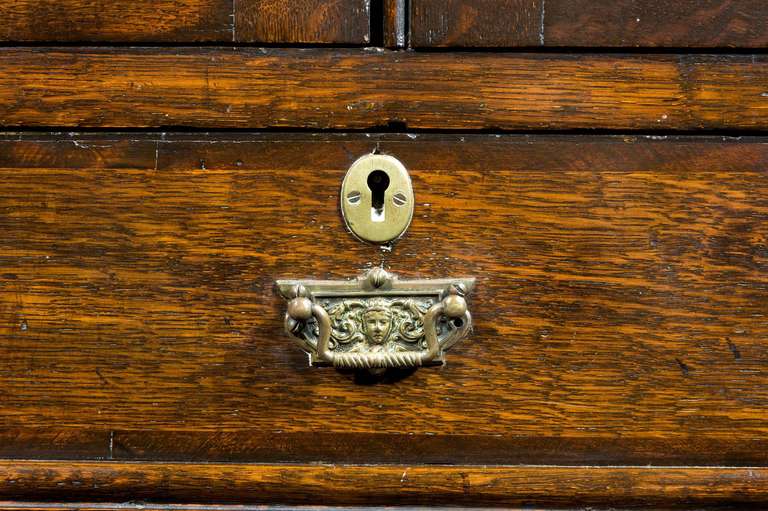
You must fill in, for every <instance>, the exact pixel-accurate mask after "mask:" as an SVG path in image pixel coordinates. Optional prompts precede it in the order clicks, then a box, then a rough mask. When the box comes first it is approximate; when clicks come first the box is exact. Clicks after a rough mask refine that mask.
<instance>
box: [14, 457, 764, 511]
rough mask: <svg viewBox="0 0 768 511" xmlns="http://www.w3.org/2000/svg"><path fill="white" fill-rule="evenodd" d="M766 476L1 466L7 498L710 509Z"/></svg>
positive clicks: (758, 472)
mask: <svg viewBox="0 0 768 511" xmlns="http://www.w3.org/2000/svg"><path fill="white" fill-rule="evenodd" d="M766 481H768V470H766V469H764V468H721V467H713V468H651V467H606V468H597V467H591V468H590V467H580V468H577V467H573V468H570V467H475V466H454V467H448V466H431V467H426V466H405V465H392V466H386V465H384V466H378V467H373V466H366V465H363V466H355V465H340V466H333V465H326V466H322V465H315V466H311V465H252V464H247V465H238V464H200V465H193V464H170V463H166V464H154V463H147V464H124V463H104V462H102V463H99V462H90V463H88V462H79V463H69V464H65V463H50V462H47V463H46V462H29V461H18V462H17V461H12V462H0V497H2V498H14V499H21V498H32V499H37V500H44V499H45V498H46V497H52V496H53V497H56V498H61V499H64V500H77V499H82V498H84V497H87V498H88V499H89V500H91V501H96V500H103V499H115V500H130V501H134V502H135V501H137V500H139V501H141V500H153V499H155V500H156V499H157V495H158V494H159V493H162V495H163V497H162V501H164V502H175V501H178V502H198V503H251V504H256V503H282V504H288V505H291V504H322V505H370V504H373V503H383V502H386V503H388V504H393V505H430V506H435V505H438V506H439V505H453V506H456V505H464V506H467V505H471V506H526V509H529V506H556V507H558V508H559V507H562V506H568V507H569V508H573V507H576V506H579V507H581V506H590V505H601V504H602V505H610V506H611V509H615V508H616V507H619V506H632V507H635V508H636V507H643V508H653V507H656V508H657V509H658V507H657V506H664V505H669V504H674V505H675V507H678V508H679V507H689V508H692V509H701V506H718V505H722V504H729V505H733V506H738V505H742V506H745V505H752V506H755V505H758V504H760V505H764V504H765V502H766V501H767V500H768V484H766ZM150 508H152V506H150ZM740 509H744V507H741V508H740ZM752 509H755V508H754V507H753V508H752Z"/></svg>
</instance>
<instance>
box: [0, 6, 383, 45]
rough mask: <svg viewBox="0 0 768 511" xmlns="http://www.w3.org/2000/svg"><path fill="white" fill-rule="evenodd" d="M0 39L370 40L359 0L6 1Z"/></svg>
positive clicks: (365, 9)
mask: <svg viewBox="0 0 768 511" xmlns="http://www.w3.org/2000/svg"><path fill="white" fill-rule="evenodd" d="M0 19H2V20H3V24H2V26H0V41H5V42H31V41H45V42H49V43H50V42H78V43H86V42H110V43H114V42H117V43H122V42H146V43H190V42H220V43H292V44H295V43H322V44H355V45H363V44H367V43H369V42H370V21H371V20H370V9H369V4H368V1H367V0H330V1H329V0H132V1H127V0H112V1H108V2H95V1H90V0H55V1H50V0H14V1H12V2H1V3H0Z"/></svg>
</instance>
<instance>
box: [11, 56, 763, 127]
mask: <svg viewBox="0 0 768 511" xmlns="http://www.w3.org/2000/svg"><path fill="white" fill-rule="evenodd" d="M766 111H768V57H766V56H764V55H758V56H753V55H745V56H727V55H718V56H707V55H691V56H677V55H655V56H653V55H652V56H629V55H588V56H578V57H574V56H571V55H565V54H559V55H558V54H550V55H533V54H503V53H477V54H467V53H465V54H461V55H452V54H447V53H444V54H424V53H418V52H392V51H385V50H354V49H345V50H338V49H313V50H301V49H255V48H240V49H202V50H201V49H198V48H183V49H179V48H159V49H134V48H117V49H115V48H112V49H98V48H96V49H93V48H87V49H78V48H72V49H47V48H6V49H3V50H0V125H5V126H63V127H64V126H68V127H75V126H83V127H102V128H105V127H134V128H144V127H167V126H192V127H196V128H200V127H206V128H263V127H302V128H313V129H314V128H339V129H341V128H371V127H377V126H390V127H395V128H410V129H415V128H424V129H462V130H469V129H480V128H485V129H535V128H561V129H565V128H601V129H657V128H665V129H688V130H695V129H702V128H706V129H716V128H728V129H737V128H738V129H756V130H763V129H766V128H768V116H766V115H765V114H766Z"/></svg>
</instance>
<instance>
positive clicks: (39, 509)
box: [0, 501, 743, 511]
mask: <svg viewBox="0 0 768 511" xmlns="http://www.w3.org/2000/svg"><path fill="white" fill-rule="evenodd" d="M290 509H291V510H292V511H293V510H296V511H318V509H323V510H324V511H392V508H391V506H383V505H379V506H375V505H362V506H333V507H329V506H323V507H319V506H317V505H292V506H291V507H290ZM429 509H430V510H434V511H456V508H455V507H454V506H429ZM469 509H475V510H477V511H487V508H478V507H472V508H469ZM505 509H508V510H510V511H553V510H551V509H549V510H545V509H540V508H536V509H535V508H532V507H530V506H526V507H525V508H514V509H512V508H509V507H507V508H505ZM717 509H718V511H723V509H733V508H723V507H722V506H718V508H717ZM742 509H743V508H742ZM21 510H23V511H286V506H284V505H281V504H250V505H248V504H246V505H243V504H176V503H171V504H168V503H166V504H157V503H146V502H140V503H134V502H120V503H116V502H53V503H51V502H29V501H27V502H7V501H6V502H0V511H21ZM398 511H424V507H422V506H398ZM579 511H586V510H584V509H581V510H579ZM613 511H617V510H616V508H613ZM656 511H663V510H659V509H656Z"/></svg>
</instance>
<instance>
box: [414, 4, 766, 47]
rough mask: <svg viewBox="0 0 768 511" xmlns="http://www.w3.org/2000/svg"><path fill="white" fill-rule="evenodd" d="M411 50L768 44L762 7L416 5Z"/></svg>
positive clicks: (724, 5)
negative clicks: (417, 48)
mask: <svg viewBox="0 0 768 511" xmlns="http://www.w3.org/2000/svg"><path fill="white" fill-rule="evenodd" d="M411 6H412V13H411V44H412V46H414V47H427V46H443V47H446V46H448V47H450V46H454V47H461V46H469V47H497V46H501V47H519V46H527V47H537V46H562V47H594V48H598V47H679V48H685V47H709V48H715V47H741V48H764V47H765V46H766V44H768V23H766V19H768V5H767V4H766V3H765V2H764V1H762V0H676V1H672V2H671V1H667V0H411Z"/></svg>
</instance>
